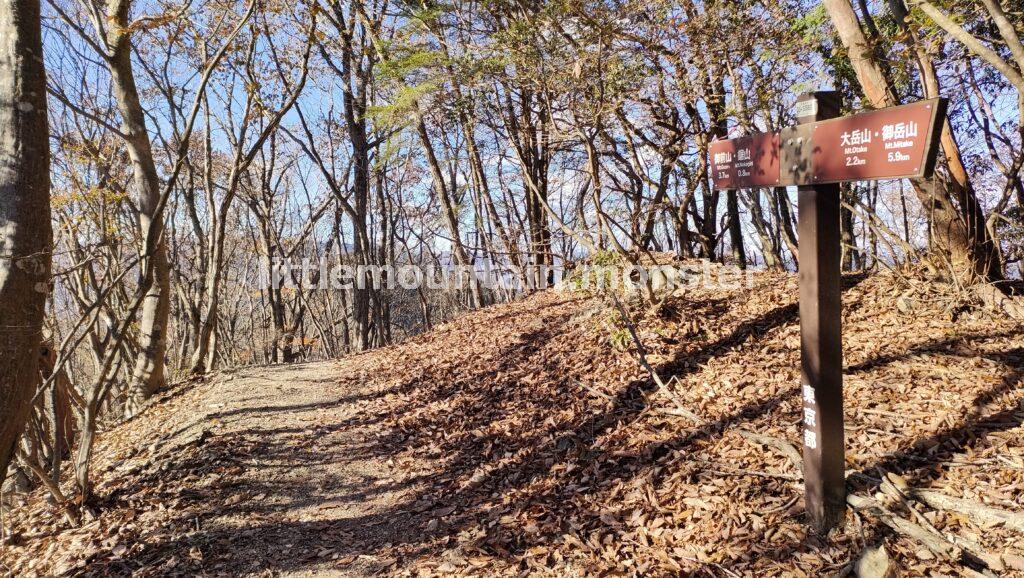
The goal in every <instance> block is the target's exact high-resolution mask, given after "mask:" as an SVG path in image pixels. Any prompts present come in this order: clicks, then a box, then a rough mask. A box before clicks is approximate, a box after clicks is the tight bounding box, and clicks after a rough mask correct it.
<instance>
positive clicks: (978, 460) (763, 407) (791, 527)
mask: <svg viewBox="0 0 1024 578" xmlns="http://www.w3.org/2000/svg"><path fill="white" fill-rule="evenodd" d="M930 287H931V284H928V283H924V282H912V281H911V282H908V281H906V280H901V279H899V278H897V277H894V276H890V275H877V276H872V277H866V278H865V277H851V278H847V279H845V289H844V294H843V298H844V332H845V333H844V335H845V358H846V359H845V365H846V369H845V371H846V377H845V388H846V400H847V405H846V420H847V438H848V445H847V448H848V449H847V466H848V471H847V477H848V480H849V482H848V483H849V487H850V491H851V493H853V494H854V495H855V496H859V497H860V498H861V499H866V500H875V501H874V502H870V503H868V505H867V506H861V507H860V509H854V508H851V509H849V510H848V512H847V517H846V524H845V526H844V527H842V528H840V529H838V530H836V531H833V532H832V533H831V534H829V535H828V536H825V537H820V536H816V535H814V534H813V533H811V532H809V531H808V530H807V528H806V526H805V524H804V521H805V520H804V513H803V511H802V502H801V497H802V485H801V481H800V480H801V477H800V471H799V465H798V459H794V457H795V456H794V454H795V452H796V448H799V447H800V444H801V443H802V440H801V430H802V428H801V426H800V422H801V418H802V414H801V407H802V404H801V398H800V393H799V323H798V319H797V307H796V296H797V284H796V278H795V276H792V275H786V274H772V273H764V274H759V275H758V276H757V277H756V286H755V287H753V288H739V289H734V290H729V291H723V290H713V289H693V290H687V291H685V292H680V293H678V294H677V295H675V296H673V297H670V298H668V299H666V301H665V302H664V303H662V304H661V306H659V307H657V308H653V309H652V308H649V307H645V306H641V305H638V304H635V303H634V304H632V305H629V309H630V311H631V313H632V316H633V317H634V318H635V322H636V325H637V328H638V333H639V336H640V338H641V340H642V341H643V342H644V346H645V350H646V351H647V354H648V360H649V361H650V362H651V364H652V365H653V366H654V367H655V368H656V370H657V372H658V373H659V374H660V375H661V377H662V378H663V379H665V380H668V381H669V390H670V391H662V390H658V389H655V388H654V386H653V385H652V380H651V379H650V377H649V376H648V375H647V374H646V373H645V371H644V370H643V369H642V368H641V366H640V365H639V363H638V362H637V350H636V348H635V347H634V344H633V342H632V341H631V339H630V338H629V337H628V332H627V331H626V328H625V326H624V324H623V322H622V320H621V318H620V317H619V315H618V313H617V310H616V308H615V307H614V306H613V305H611V304H609V303H608V302H607V301H605V300H604V299H602V298H601V297H598V296H592V295H585V294H583V293H578V292H556V291H549V292H545V293H541V294H537V295H534V296H532V297H529V298H527V299H525V300H522V301H519V302H516V303H512V304H508V305H502V306H496V307H491V308H487V309H485V310H482V311H478V312H475V313H472V314H469V315H466V316H464V317H462V318H460V319H457V320H455V321H452V322H450V323H447V324H444V325H442V326H440V327H438V328H436V329H435V330H434V331H432V332H430V333H428V334H425V335H422V336H420V337H417V338H414V339H412V340H410V341H408V342H406V343H404V344H401V345H396V346H392V347H388V348H384V349H380V350H376V351H371V352H367V353H363V354H359V355H352V356H349V357H346V358H344V359H342V360H340V361H337V362H324V363H310V364H300V365H290V366H273V367H260V368H246V369H240V370H237V371H233V372H228V373H220V374H217V375H215V376H212V377H211V378H210V379H208V380H205V381H202V382H193V383H187V384H180V385H178V386H176V387H175V388H173V389H171V390H170V391H167V392H164V393H163V394H161V395H160V397H159V399H157V400H156V401H155V402H154V403H153V404H152V405H151V406H150V407H149V408H148V409H147V411H146V412H145V413H143V414H142V415H140V416H139V417H137V418H135V419H133V420H131V421H129V422H127V423H125V424H122V425H120V426H118V427H116V428H113V429H112V430H111V431H109V432H105V433H104V435H103V436H102V437H101V440H100V443H99V445H98V448H97V454H96V461H95V464H96V465H95V468H94V470H95V479H96V482H97V487H96V495H97V504H96V509H97V511H98V512H99V516H98V518H95V519H93V520H91V521H87V522H86V523H84V524H83V525H82V526H81V527H79V528H70V527H68V526H67V524H65V523H64V522H63V521H62V519H61V518H60V515H59V511H58V510H57V509H56V508H55V507H54V506H52V505H50V504H48V503H47V502H46V499H45V497H44V496H43V494H41V493H39V494H33V495H32V496H30V497H29V499H28V500H27V501H26V503H25V504H24V505H22V506H20V507H16V508H13V509H12V510H11V511H10V513H9V514H8V516H7V517H6V519H5V520H4V524H5V525H6V526H7V527H8V528H9V530H10V532H11V535H10V537H9V539H8V544H6V545H4V546H3V549H2V551H0V573H2V572H6V573H8V574H10V575H13V576H18V577H22V576H136V577H146V576H377V575H387V574H391V575H400V576H401V575H410V576H420V575H475V576H491V575H538V576H544V575H549V576H559V577H568V576H585V575H600V576H630V575H636V576H670V575H680V574H682V575H696V576H826V575H846V574H850V573H852V570H853V567H854V564H855V563H856V561H857V560H858V558H859V557H861V555H862V554H863V553H864V552H865V551H866V550H867V549H870V548H873V547H877V546H882V547H884V551H885V553H886V555H888V557H889V559H890V564H891V570H894V571H895V572H897V573H898V575H904V576H926V575H927V576H958V575H969V576H976V575H979V574H978V572H983V573H987V575H999V576H1013V575H1018V576H1024V523H1022V521H1021V514H1020V512H1022V511H1024V427H1022V422H1024V387H1022V383H1021V380H1022V376H1024V328H1022V327H1019V326H1017V325H1015V324H1013V323H1012V322H1008V321H1005V320H1002V319H1000V318H997V317H993V316H989V315H988V314H986V313H985V312H984V311H981V310H971V309H970V308H968V307H963V306H961V305H963V304H960V303H957V302H951V301H950V300H949V298H948V296H943V295H940V294H936V293H934V292H933V291H932V290H931V289H930ZM673 398H675V399H674V400H673ZM679 407H683V408H685V410H686V411H679ZM688 412H692V413H693V414H696V415H697V416H698V417H697V420H696V421H695V420H693V419H691V418H688V417H686V415H688ZM796 456H798V454H796ZM894 483H895V487H900V488H903V490H902V492H901V491H900V490H894ZM917 490H927V491H922V492H919V493H915V491H917ZM928 491H930V492H931V493H930V494H929V493H928ZM936 495H937V496H938V497H936ZM943 497H945V498H946V499H943ZM979 512H981V513H980V514H979ZM1000 516H1003V517H1002V518H1000ZM902 522H906V523H909V524H910V526H907V525H905V524H904V525H902V526H901V524H902ZM893 525H895V526H897V527H902V528H904V530H903V532H906V531H907V528H910V531H911V533H913V532H918V537H916V538H913V537H908V536H907V535H905V533H900V532H897V531H895V530H894V529H893ZM922 532H923V534H921V533H922ZM922 535H923V536H924V538H922V537H921V536H922Z"/></svg>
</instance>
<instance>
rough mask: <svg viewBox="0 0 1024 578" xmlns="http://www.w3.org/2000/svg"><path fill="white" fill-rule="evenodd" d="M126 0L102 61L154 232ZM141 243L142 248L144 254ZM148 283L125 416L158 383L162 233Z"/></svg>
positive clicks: (118, 5)
mask: <svg viewBox="0 0 1024 578" xmlns="http://www.w3.org/2000/svg"><path fill="white" fill-rule="evenodd" d="M129 9H130V2H128V1H127V0H122V1H119V2H113V3H112V4H111V5H110V12H109V14H108V17H109V18H110V21H111V23H112V25H111V26H110V32H109V35H108V36H109V38H107V43H108V44H109V45H110V46H111V47H112V48H113V53H112V54H111V56H110V58H109V59H108V61H107V62H108V67H109V68H110V76H111V79H112V81H113V87H114V98H115V100H116V101H117V108H118V111H119V112H120V114H121V121H122V122H121V124H122V127H121V132H122V134H123V136H124V142H125V146H126V148H127V150H128V156H129V158H130V159H131V161H132V181H133V184H134V186H135V191H136V194H137V196H138V199H139V201H138V202H139V230H140V231H142V234H143V237H145V235H146V231H148V230H149V229H150V227H151V226H152V224H153V223H154V221H155V222H156V224H155V226H156V228H157V230H162V229H163V223H162V219H163V217H162V216H161V215H159V214H158V206H159V204H160V180H159V177H158V176H157V172H156V163H155V162H154V161H153V148H152V145H151V143H150V140H149V132H148V131H147V129H146V113H145V111H144V110H143V109H142V103H141V102H140V100H139V92H138V89H137V88H136V85H135V73H134V71H133V69H132V55H131V53H132V50H131V36H129V34H128V24H129V22H128V17H129V14H128V12H129ZM145 250H146V249H145V246H143V247H142V251H143V252H144V251H145ZM146 259H152V260H153V284H152V285H151V286H150V288H149V291H148V292H147V293H146V297H145V300H144V301H143V302H142V311H141V315H140V317H139V353H138V358H137V359H136V361H135V370H134V372H133V374H132V382H131V384H130V385H129V388H128V402H127V404H126V406H125V414H126V416H128V417H130V416H132V415H134V414H135V413H137V412H138V410H139V406H140V404H141V403H142V402H144V401H145V400H146V399H148V398H149V397H150V396H152V395H153V393H155V392H156V391H157V390H158V389H160V388H161V387H163V385H164V383H165V381H166V377H165V374H164V356H165V354H166V351H167V318H168V314H169V313H170V306H171V301H170V283H171V280H170V270H169V268H168V264H167V245H166V243H165V242H164V240H163V236H162V235H161V236H160V238H159V239H158V240H157V244H156V247H155V249H154V251H153V254H152V255H144V259H143V261H145V260H146Z"/></svg>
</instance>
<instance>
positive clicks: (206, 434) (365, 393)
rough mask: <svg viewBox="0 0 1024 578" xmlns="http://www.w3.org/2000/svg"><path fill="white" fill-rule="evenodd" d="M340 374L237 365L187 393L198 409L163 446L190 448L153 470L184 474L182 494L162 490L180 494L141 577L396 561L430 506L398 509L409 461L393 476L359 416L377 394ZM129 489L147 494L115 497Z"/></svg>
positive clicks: (301, 570) (372, 568)
mask: <svg viewBox="0 0 1024 578" xmlns="http://www.w3.org/2000/svg"><path fill="white" fill-rule="evenodd" d="M348 363H351V360H350V361H348ZM340 370H341V368H340V364H339V363H338V362H322V363H306V364H298V365H278V366H271V367H259V368H249V369H241V370H238V371H236V372H233V373H231V374H226V375H220V376H217V377H216V378H214V379H213V380H212V381H211V382H210V383H207V384H203V385H202V386H200V387H198V388H196V392H194V393H193V392H187V393H186V395H199V396H200V399H198V400H195V401H192V402H191V403H188V404H187V405H186V407H189V408H190V409H191V408H192V407H199V408H205V409H206V410H207V413H206V414H199V415H194V416H188V419H187V420H186V421H185V422H184V423H181V424H176V425H178V427H177V428H175V431H174V433H173V434H172V435H171V436H170V437H168V438H166V439H164V440H162V441H161V443H160V446H161V447H170V448H175V447H181V445H182V440H184V446H185V450H186V451H184V452H183V453H185V454H188V453H189V452H188V451H187V450H188V449H189V448H192V451H197V450H199V451H198V454H197V455H194V456H191V457H186V456H180V457H176V458H174V459H172V460H171V462H170V466H169V467H167V466H163V467H161V468H160V469H161V473H162V474H164V475H165V476H166V477H169V478H171V479H172V480H173V479H174V478H176V477H178V476H180V475H182V474H186V472H188V473H187V474H186V475H185V477H184V479H183V480H182V481H184V482H187V483H188V484H189V486H190V487H189V488H181V487H174V486H170V488H169V489H170V492H171V493H174V492H180V493H181V496H180V497H179V498H177V499H176V500H175V501H174V502H172V503H173V504H174V507H173V513H172V514H171V515H170V519H168V520H166V522H169V528H168V530H170V532H171V533H170V535H168V536H166V537H164V539H162V540H157V541H156V543H155V544H153V545H152V546H150V545H147V547H145V548H142V549H141V550H140V551H139V552H138V553H136V554H134V555H133V556H132V557H133V558H135V559H136V561H137V562H142V563H144V564H145V568H146V569H145V570H143V571H142V575H147V574H148V572H153V574H154V575H165V574H175V573H177V572H181V573H183V574H185V573H190V572H191V571H194V570H197V569H198V568H197V566H199V567H200V568H202V569H203V570H205V571H206V572H209V573H210V575H220V574H223V573H227V574H230V575H257V576H375V575H378V574H380V573H381V572H384V571H386V570H387V569H388V568H390V567H392V566H394V565H395V564H396V563H397V562H398V560H397V559H396V558H395V557H393V556H392V555H391V550H392V549H393V546H394V544H393V543H394V542H399V541H400V542H408V541H412V540H415V539H416V538H417V534H418V533H419V526H421V525H425V524H429V523H430V522H429V518H430V517H431V516H430V511H429V504H423V505H424V506H427V507H426V508H423V510H424V511H422V512H419V513H417V512H410V511H406V510H405V509H404V508H403V507H401V505H402V504H407V503H408V502H409V501H410V500H413V501H414V500H415V497H414V496H413V494H414V490H415V489H416V487H417V484H416V483H415V480H414V479H412V477H411V476H410V475H409V468H408V464H405V465H406V467H405V468H404V469H402V470H400V469H399V468H397V467H396V466H395V461H394V460H393V458H392V456H390V455H388V454H387V453H385V452H381V451H380V449H381V447H382V445H381V443H380V442H381V440H380V436H381V435H382V432H381V431H379V428H378V427H377V424H378V423H379V419H375V417H374V416H373V415H371V414H370V413H369V412H368V411H366V409H365V408H367V407H369V406H370V405H371V402H372V401H373V400H377V399H380V398H381V397H382V396H383V395H385V393H386V392H385V391H384V388H383V387H382V386H380V385H377V384H376V383H375V382H374V381H373V380H371V379H358V380H349V381H348V382H347V383H346V384H345V385H342V384H340V383H339V380H338V376H339V373H340ZM183 397H184V396H183ZM174 401H177V400H172V402H171V403H172V405H176V404H174ZM170 413H172V414H173V411H172V412H170ZM178 417H184V416H178ZM377 417H379V416H377ZM172 419H173V417H172ZM165 425H166V424H165ZM172 451H173V452H175V453H177V451H176V450H173V449H172ZM157 453H163V452H160V451H159V450H157ZM207 460H209V463H203V462H205V461H207ZM211 464H212V465H213V467H211ZM420 465H422V466H426V467H429V464H420ZM196 478H198V479H196ZM147 485H148V484H147ZM135 489H139V490H143V491H145V488H131V487H127V488H125V490H124V491H126V492H130V491H133V490H135ZM160 491H162V489H161V488H159V487H158V488H157V492H160ZM183 522H187V523H183ZM186 528H187V530H186ZM183 530H184V531H183ZM158 536H159V535H158ZM142 539H143V540H144V541H146V542H149V541H150V540H147V539H146V537H145V536H144V537H142ZM184 557H187V560H185V559H183V558H184ZM116 567H117V564H116V562H111V563H110V564H109V565H107V564H104V567H103V568H102V569H101V568H100V567H97V566H96V565H94V564H90V565H89V566H87V567H86V568H84V570H85V571H86V573H88V574H93V573H95V574H97V575H100V574H102V573H103V572H104V571H106V570H112V571H113V572H114V573H116V572H117V570H118V569H117V568H116Z"/></svg>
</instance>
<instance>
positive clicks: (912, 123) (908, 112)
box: [811, 98, 946, 183]
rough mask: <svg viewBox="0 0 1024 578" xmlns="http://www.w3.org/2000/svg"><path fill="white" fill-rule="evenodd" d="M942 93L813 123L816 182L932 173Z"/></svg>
mask: <svg viewBox="0 0 1024 578" xmlns="http://www.w3.org/2000/svg"><path fill="white" fill-rule="evenodd" d="M945 111H946V101H945V100H944V99H938V98H937V99H934V100H925V101H921V102H916V103H914V104H907V105H904V106H895V107H892V108H884V109H881V110H876V111H872V112H865V113H862V114H855V115H853V116H846V117H841V118H836V119H832V120H825V121H821V122H817V123H815V124H814V132H813V136H812V137H811V141H812V142H813V143H814V150H813V152H812V158H811V179H812V180H813V182H815V183H838V182H843V181H868V180H875V179H896V178H904V177H906V178H915V177H927V176H930V175H931V173H932V171H933V170H934V168H935V155H936V152H937V150H938V147H937V145H938V142H939V138H938V136H939V135H938V131H939V130H940V127H941V126H942V124H941V121H942V118H944V116H943V115H944V114H945Z"/></svg>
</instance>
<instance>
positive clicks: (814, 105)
mask: <svg viewBox="0 0 1024 578" xmlns="http://www.w3.org/2000/svg"><path fill="white" fill-rule="evenodd" d="M793 112H794V113H796V117H797V118H802V117H805V116H814V115H816V114H818V99H816V98H812V99H809V100H801V101H798V102H797V103H796V106H795V107H794V108H793Z"/></svg>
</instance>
